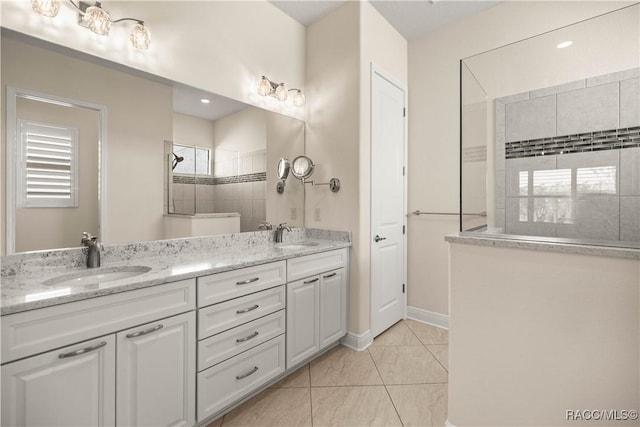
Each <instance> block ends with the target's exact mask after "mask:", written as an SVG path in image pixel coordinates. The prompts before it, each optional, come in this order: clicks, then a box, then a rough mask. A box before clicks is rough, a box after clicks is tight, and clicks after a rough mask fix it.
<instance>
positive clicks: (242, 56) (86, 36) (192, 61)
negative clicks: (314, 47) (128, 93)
mask: <svg viewBox="0 0 640 427" xmlns="http://www.w3.org/2000/svg"><path fill="white" fill-rule="evenodd" d="M104 6H105V8H106V9H107V10H108V11H109V12H110V13H111V16H113V17H114V19H115V18H119V17H126V16H133V17H136V18H140V19H143V20H144V21H145V23H146V25H148V26H149V29H150V31H151V38H152V42H151V46H150V47H149V50H147V51H145V52H141V51H138V50H136V49H135V48H133V47H132V46H131V45H130V43H129V39H128V37H129V36H128V31H129V29H130V26H129V25H128V24H119V25H118V24H116V25H113V26H112V28H111V32H110V35H109V37H100V36H97V35H94V34H92V33H91V32H90V31H87V30H86V29H84V28H82V27H79V26H78V25H77V23H76V22H77V12H75V10H74V9H73V7H72V6H71V5H69V4H68V2H61V7H60V12H59V14H58V16H57V17H56V18H54V19H51V18H47V17H43V16H40V15H38V14H37V13H35V12H33V11H32V9H31V4H30V2H26V1H3V2H1V7H2V14H1V15H2V26H3V27H6V28H9V29H12V30H16V31H19V32H22V33H26V34H29V35H32V36H34V37H37V38H41V39H44V40H48V41H50V42H53V43H56V44H60V45H63V46H68V47H70V48H72V49H75V50H78V51H80V52H85V53H89V54H91V55H95V56H98V57H101V58H105V59H108V60H110V61H114V62H117V63H120V64H125V65H127V66H130V67H133V68H135V69H138V70H142V71H146V72H149V73H152V74H155V75H159V76H161V77H165V78H168V79H170V80H174V81H176V82H180V83H184V84H187V85H190V86H193V87H197V88H200V89H204V90H208V91H210V92H214V93H218V94H221V95H224V96H227V97H229V98H233V99H236V100H239V101H244V102H247V103H249V104H254V105H257V106H261V107H264V108H267V109H271V110H273V111H280V112H283V113H285V114H289V115H293V116H297V117H303V116H304V109H300V108H295V107H291V106H290V104H288V103H281V102H278V101H276V100H275V99H273V98H269V97H260V96H258V95H257V94H256V90H255V87H256V84H257V80H258V79H259V77H260V76H261V75H263V74H264V75H266V76H268V77H270V78H272V79H273V80H275V81H284V82H286V83H287V85H288V86H289V87H298V88H302V89H304V72H305V70H304V56H305V28H304V26H302V25H301V24H299V23H298V22H296V21H295V20H294V19H292V18H290V17H289V16H287V15H286V14H284V12H282V11H280V10H279V9H278V8H276V7H275V6H273V5H272V4H270V3H269V2H266V1H233V0H227V1H194V2H188V3H187V4H186V5H185V2H182V1H115V2H110V3H109V4H108V5H106V4H105V5H104Z"/></svg>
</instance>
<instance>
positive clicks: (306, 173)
mask: <svg viewBox="0 0 640 427" xmlns="http://www.w3.org/2000/svg"><path fill="white" fill-rule="evenodd" d="M299 160H306V161H307V168H306V169H305V170H304V172H303V173H298V172H297V171H296V163H299ZM315 168H316V165H315V163H313V160H311V158H310V157H309V156H306V155H304V154H303V155H301V156H298V157H296V158H295V159H293V161H292V162H291V174H292V175H293V176H295V177H296V178H298V179H299V180H302V181H304V180H305V179H307V178H311V175H313V170H314V169H315Z"/></svg>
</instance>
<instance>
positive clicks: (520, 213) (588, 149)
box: [460, 4, 640, 247]
mask: <svg viewBox="0 0 640 427" xmlns="http://www.w3.org/2000/svg"><path fill="white" fill-rule="evenodd" d="M639 64H640V5H637V4H636V5H633V6H629V7H625V8H622V9H620V10H618V11H615V12H612V13H609V14H605V15H602V16H599V17H596V18H593V19H590V20H587V21H583V22H580V23H578V24H575V25H571V26H568V27H564V28H561V29H558V30H556V31H552V32H549V33H545V34H543V35H540V36H537V37H534V38H530V39H527V40H524V41H521V42H519V43H515V44H511V45H508V46H505V47H502V48H499V49H494V50H492V51H489V52H485V53H482V54H479V55H475V56H473V57H469V58H465V59H463V60H462V61H461V62H460V67H461V69H460V72H461V78H462V81H461V141H460V142H461V150H460V152H461V172H462V173H461V175H462V176H461V187H462V188H461V200H460V203H461V212H462V213H463V214H464V215H461V219H460V230H461V231H462V232H465V233H481V234H483V235H491V236H492V237H506V238H514V237H519V238H526V239H534V240H554V239H555V240H557V239H562V241H564V242H576V243H584V242H588V243H590V244H599V245H607V246H621V247H640V174H639V172H638V171H640V68H639V67H638V65H639ZM474 212H487V216H486V217H478V216H474V215H473V213H474Z"/></svg>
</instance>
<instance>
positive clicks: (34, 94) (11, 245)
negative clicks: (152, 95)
mask: <svg viewBox="0 0 640 427" xmlns="http://www.w3.org/2000/svg"><path fill="white" fill-rule="evenodd" d="M18 97H21V98H26V99H30V100H33V101H40V102H47V103H50V104H57V105H62V106H67V107H77V108H84V109H88V110H93V111H96V112H97V113H98V114H99V118H98V122H99V123H98V156H99V160H98V168H99V171H98V204H99V208H98V233H97V235H98V238H99V240H100V241H101V242H102V243H106V242H105V240H106V238H105V236H106V229H107V224H106V218H107V215H106V213H107V107H106V106H105V105H100V104H93V103H90V102H86V101H80V100H77V99H72V98H65V97H62V96H57V95H50V94H47V93H43V92H38V91H35V90H31V89H23V88H18V87H15V86H10V85H7V101H6V104H7V106H6V107H7V123H6V150H7V151H6V161H5V165H6V169H5V170H6V171H7V172H6V179H5V181H6V187H5V191H6V197H5V199H6V200H5V203H6V206H5V213H6V214H5V218H6V220H5V222H6V225H5V226H6V230H5V237H6V247H5V254H6V255H13V254H15V253H16V251H15V248H16V229H15V226H16V183H17V176H16V173H17V165H18V150H17V146H18V144H17V143H18V140H17V138H18V134H17V117H16V116H17V113H16V111H17V98H18ZM63 249H66V248H63Z"/></svg>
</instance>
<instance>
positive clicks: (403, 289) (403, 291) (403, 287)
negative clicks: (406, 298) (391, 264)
mask: <svg viewBox="0 0 640 427" xmlns="http://www.w3.org/2000/svg"><path fill="white" fill-rule="evenodd" d="M402 293H403V294H404V293H405V285H404V283H403V284H402Z"/></svg>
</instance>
